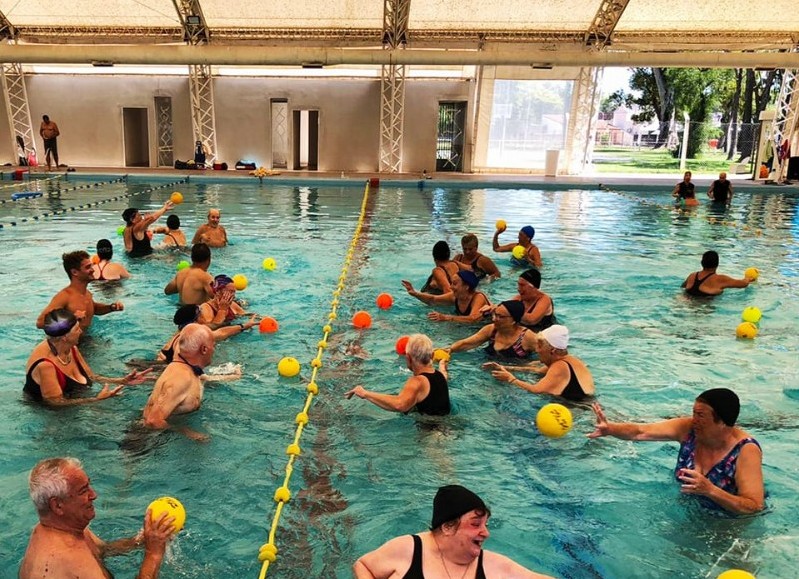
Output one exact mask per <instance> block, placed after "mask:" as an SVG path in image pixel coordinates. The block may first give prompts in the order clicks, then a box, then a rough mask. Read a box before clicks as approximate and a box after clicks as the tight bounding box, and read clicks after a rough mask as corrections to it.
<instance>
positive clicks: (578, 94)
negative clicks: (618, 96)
mask: <svg viewBox="0 0 799 579" xmlns="http://www.w3.org/2000/svg"><path fill="white" fill-rule="evenodd" d="M602 73H603V69H601V68H586V67H583V68H581V69H580V73H579V74H578V76H577V79H576V80H575V81H574V92H573V93H572V106H571V112H570V114H569V126H568V130H567V133H566V143H567V144H566V154H565V157H566V173H567V174H569V175H579V174H581V173H582V172H583V171H584V170H585V168H586V167H587V166H588V165H589V164H590V163H591V158H592V157H593V154H594V139H595V138H596V116H597V111H598V110H599V86H600V83H601V81H602Z"/></svg>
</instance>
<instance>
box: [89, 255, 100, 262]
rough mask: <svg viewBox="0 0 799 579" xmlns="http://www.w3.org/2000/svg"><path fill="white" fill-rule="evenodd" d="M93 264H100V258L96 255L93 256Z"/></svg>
mask: <svg viewBox="0 0 799 579" xmlns="http://www.w3.org/2000/svg"><path fill="white" fill-rule="evenodd" d="M91 259H92V263H100V256H99V255H97V254H96V253H95V254H94V255H93V256H92V258H91Z"/></svg>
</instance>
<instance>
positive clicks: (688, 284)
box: [680, 250, 752, 297]
mask: <svg viewBox="0 0 799 579" xmlns="http://www.w3.org/2000/svg"><path fill="white" fill-rule="evenodd" d="M718 267H719V254H718V253H716V252H715V251H712V250H711V251H706V252H705V253H704V254H703V255H702V271H697V272H694V273H692V274H691V275H689V276H688V277H687V278H685V281H684V282H682V286H680V287H682V288H684V289H685V293H687V294H688V295H689V296H694V297H712V296H717V295H719V294H721V293H722V292H723V291H724V290H725V289H726V288H730V287H731V288H745V287H747V286H748V285H749V284H750V283H752V280H751V279H749V278H746V277H745V278H743V279H735V278H732V277H730V276H728V275H724V274H720V273H716V269H717V268H718Z"/></svg>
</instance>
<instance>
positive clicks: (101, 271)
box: [97, 261, 108, 281]
mask: <svg viewBox="0 0 799 579" xmlns="http://www.w3.org/2000/svg"><path fill="white" fill-rule="evenodd" d="M107 265H108V262H107V261H106V262H105V263H104V264H103V265H102V266H101V265H100V264H99V263H98V264H97V269H99V270H100V277H98V278H97V281H108V280H107V279H105V278H104V277H103V270H104V269H105V266H107Z"/></svg>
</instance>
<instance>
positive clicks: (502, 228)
mask: <svg viewBox="0 0 799 579" xmlns="http://www.w3.org/2000/svg"><path fill="white" fill-rule="evenodd" d="M494 227H496V228H497V231H499V232H500V233H502V232H503V231H505V230H506V229H507V228H508V224H507V223H505V220H504V219H497V222H496V223H495V224H494Z"/></svg>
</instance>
